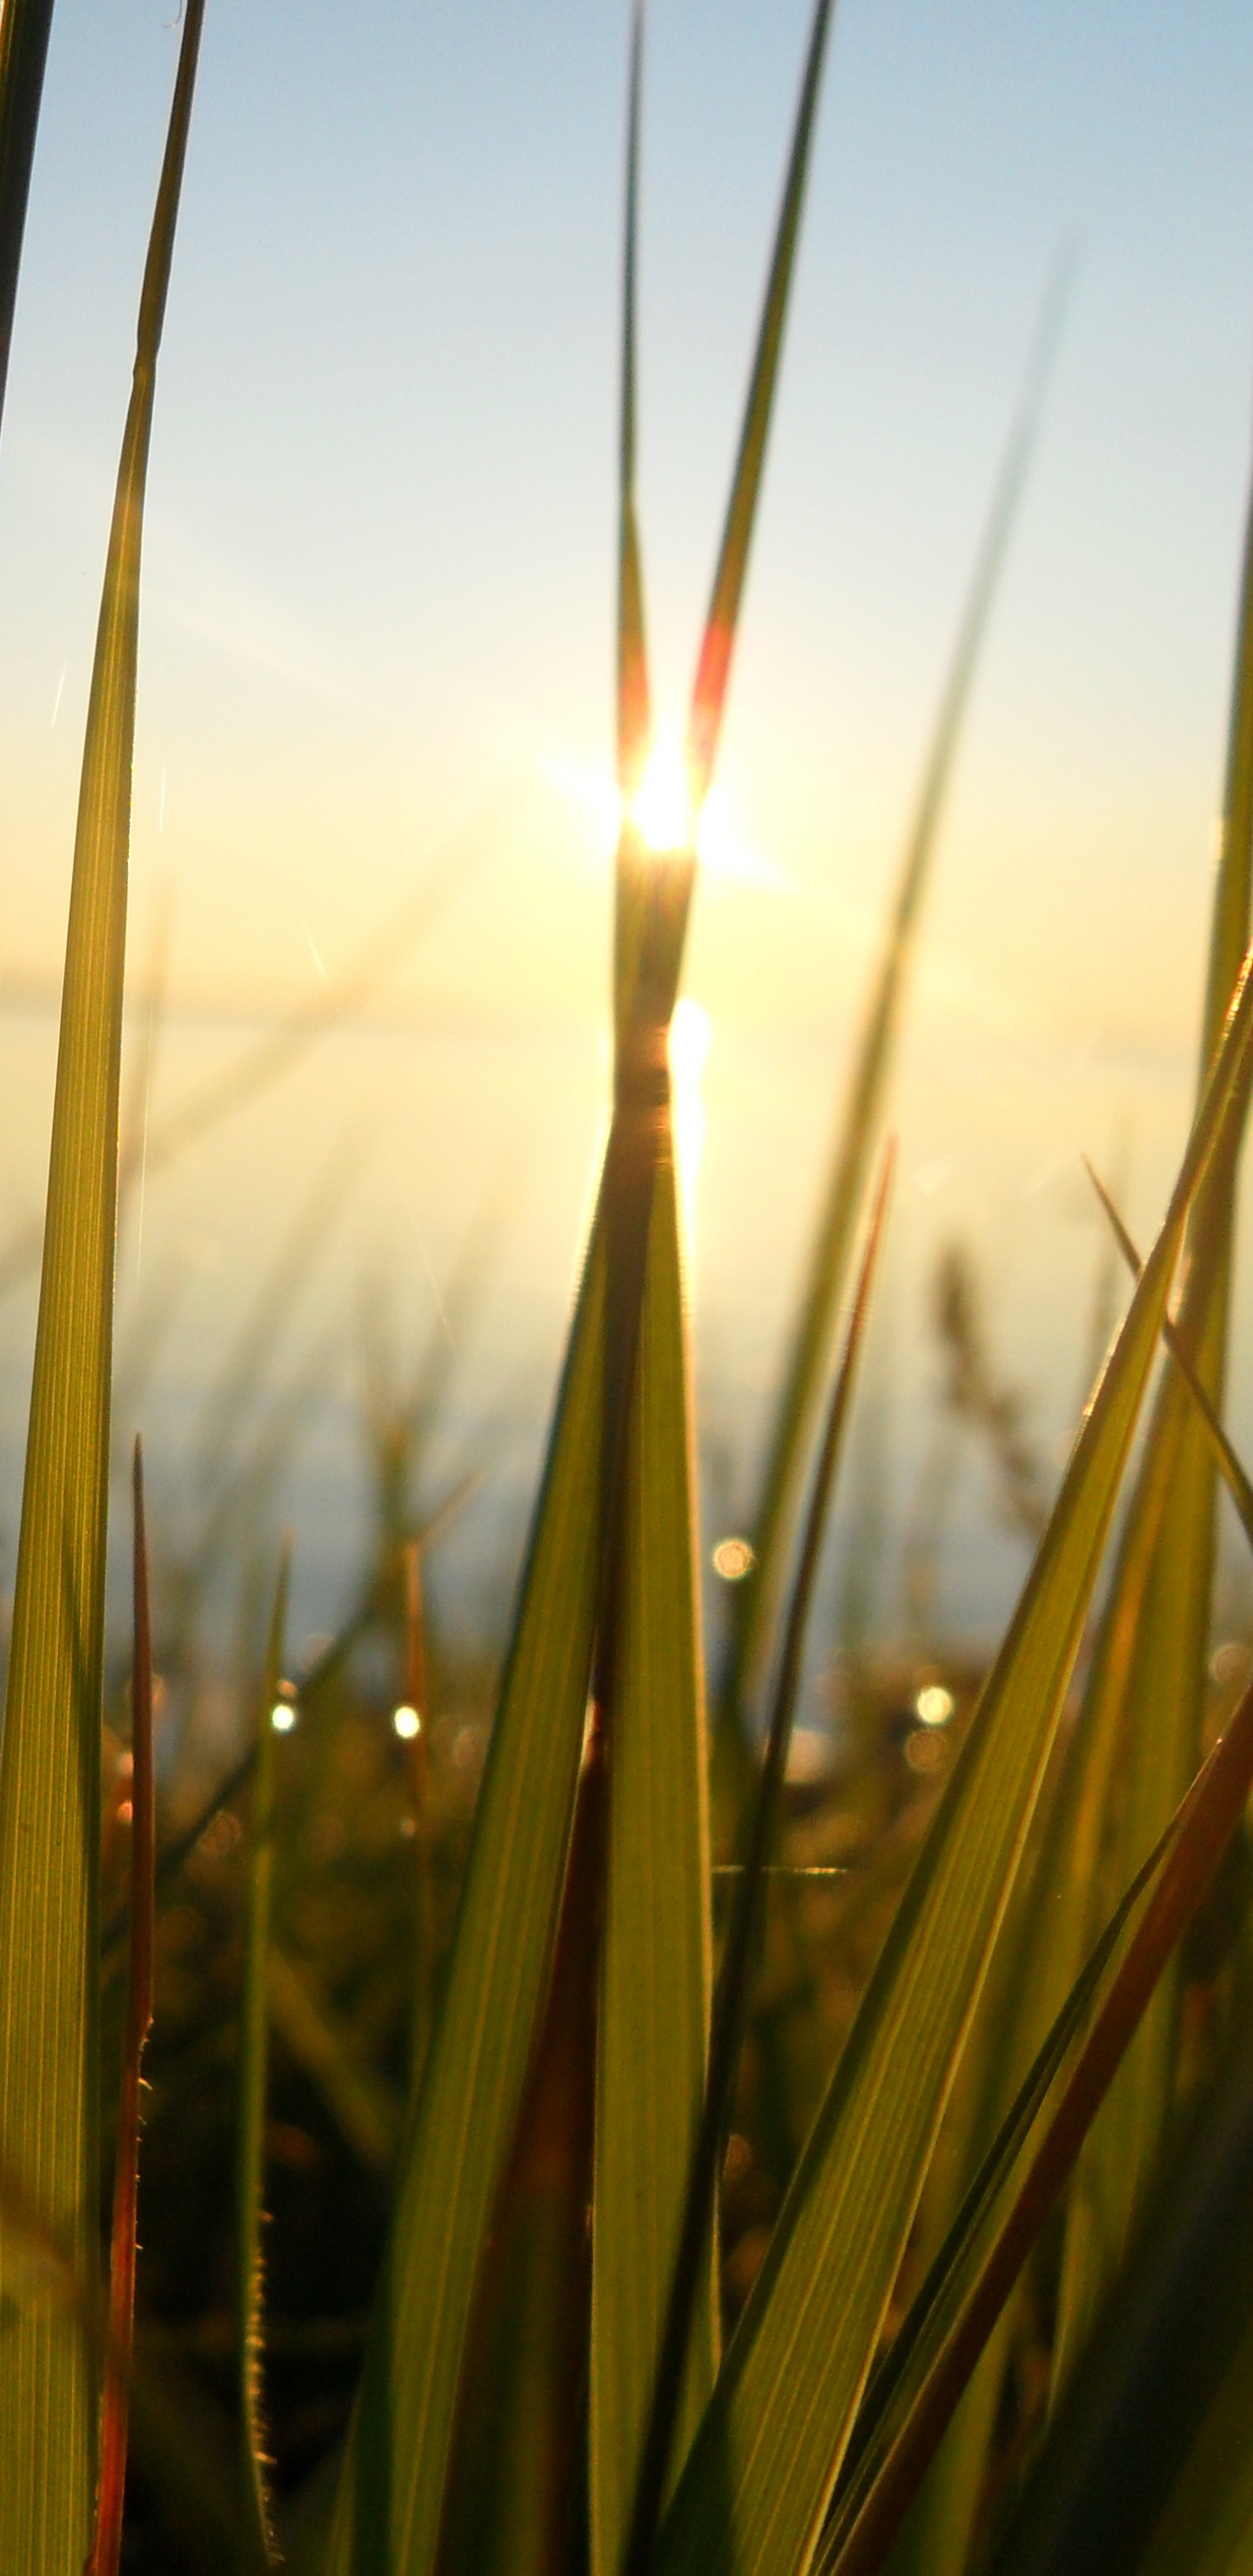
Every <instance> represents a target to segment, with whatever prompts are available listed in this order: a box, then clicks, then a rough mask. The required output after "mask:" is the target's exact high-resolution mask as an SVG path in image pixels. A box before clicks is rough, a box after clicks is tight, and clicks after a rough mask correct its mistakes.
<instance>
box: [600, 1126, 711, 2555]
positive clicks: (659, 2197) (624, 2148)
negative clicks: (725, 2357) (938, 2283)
mask: <svg viewBox="0 0 1253 2576" xmlns="http://www.w3.org/2000/svg"><path fill="white" fill-rule="evenodd" d="M689 1416H690V1404H689V1393H688V1375H687V1350H686V1323H685V1317H684V1312H683V1285H682V1275H681V1263H680V1254H679V1231H678V1209H677V1203H676V1194H675V1176H674V1171H673V1168H672V1165H671V1164H670V1162H669V1161H668V1160H667V1161H665V1162H664V1163H663V1164H662V1166H661V1168H660V1169H659V1171H658V1173H657V1175H656V1180H655V1184H654V1194H653V1208H652V1221H651V1236H650V1244H649V1260H648V1272H647V1281H646V1288H645V1304H644V1313H643V1317H642V1322H641V1332H640V1346H639V1353H638V1363H637V1372H636V1389H635V1405H634V1413H633V1421H632V1432H631V1456H630V1462H629V1468H628V1498H627V1512H626V1529H625V1549H626V1558H625V1572H624V1598H623V1602H622V1612H621V1618H622V1634H621V1641H620V1650H619V1658H618V1674H617V1685H618V1687H617V1701H616V1706H615V1710H614V1721H613V1730H614V1731H613V1751H612V1762H611V1775H610V1780H611V1799H610V1824H609V1844H608V1872H607V1880H606V1887H605V1894H604V1906H605V1930H604V1936H603V1940H604V1956H603V1967H602V1979H601V1997H600V2033H599V2049H598V2075H597V2106H596V2154H595V2189H594V2198H593V2239H592V2243H593V2271H592V2281H593V2295H592V2382H591V2452H590V2459H591V2511H592V2565H593V2568H594V2569H596V2570H600V2571H604V2576H617V2571H618V2569H619V2568H620V2566H621V2564H622V2558H623V2549H624V2543H625V2540H626V2534H627V2525H628V2520H629V2516H630V2512H631V2500H632V2494H633V2490H634V2486H635V2480H636V2476H637V2472H638V2465H639V2457H640V2448H641V2443H642V2440H643V2436H644V2430H645V2425H646V2421H647V2414H648V2405H649V2394H650V2390H651V2389H652V2386H653V2382H654V2377H655V2373H656V2368H657V2355H658V2349H659V2345H660V2341H661V2333H662V2324H663V2318H664V2311H665V2303H666V2295H667V2289H668V2285H669V2281H670V2276H671V2272H672V2269H673V2263H674V2248H675V2243H676V2239H677V2236H678V2231H679V2227H680V2223H681V2219H682V2211H683V2198H684V2190H685V2184H686V2176H687V2170H688V2165H689V2160H690V2155H691V2145H692V2138H693V2134H694V2131H695V2128H696V2125H697V2121H698V2119H699V2111H700V2102H701V2096H702V2092H703V2089H704V2084H705V2057H706V2049H707V2045H708V2035H709V1987H710V1974H711V1964H710V1958H711V1941H710V1921H709V1884H710V1882H709V1832H708V1814H707V1791H706V1762H705V1712H704V1697H703V1691H702V1684H701V1654H700V1620H699V1594H698V1586H697V1577H696V1564H695V1531H694V1507H695V1495H694V1474H693V1462H692V1444H691V1426H690V1419H689ZM695 2270H696V2273H697V2274H698V2276H699V2282H700V2289H699V2296H697V2295H696V2293H695V2289H693V2304H694V2305H695V2307H696V2310H697V2316H696V2320H695V2322H694V2325H693V2330H692V2332H691V2333H690V2336H689V2337H687V2338H686V2339H685V2352H684V2357H683V2365H682V2366H681V2368H680V2371H679V2374H678V2377H679V2385H678V2387H677V2388H676V2390H675V2393H674V2411H675V2412H676V2413H677V2415H678V2417H679V2439H678V2446H677V2447H678V2448H679V2450H680V2455H681V2451H682V2448H684V2447H686V2441H685V2437H690V2434H691V2432H692V2431H693V2430H694V2428H695V2424H696V2421H697V2419H698V2417H699V2415H700V2413H701V2411H702V2409H703V2407H704V2404H705V2402H706V2399H707V2398H708V2395H709V2391H710V2389H711V2387H712V2385H713V2379H714V2373H715V2371H716V2368H717V2357H718V2320H717V2292H716V2261H715V2248H714V2237H713V2230H712V2227H711V2225H710V2224H709V2223H708V2217H707V2219H706V2223H705V2225H704V2227H703V2229H702V2230H701V2244H700V2247H699V2250H698V2252H697V2255H696V2259H695Z"/></svg>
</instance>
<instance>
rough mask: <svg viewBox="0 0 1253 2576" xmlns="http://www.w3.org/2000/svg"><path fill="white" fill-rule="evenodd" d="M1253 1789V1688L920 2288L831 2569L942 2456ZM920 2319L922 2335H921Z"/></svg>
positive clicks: (850, 2556)
mask: <svg viewBox="0 0 1253 2576" xmlns="http://www.w3.org/2000/svg"><path fill="white" fill-rule="evenodd" d="M1251 1784H1253V1691H1249V1692H1246V1694H1245V1697H1244V1699H1243V1700H1242V1701H1241V1703H1240V1706H1239V1707H1238V1709H1237V1710H1236V1712H1235V1714H1234V1716H1233V1718H1232V1720H1231V1723H1230V1725H1229V1726H1228V1728H1227V1730H1226V1732H1225V1733H1224V1735H1223V1736H1222V1737H1221V1738H1220V1740H1219V1742H1218V1743H1217V1744H1216V1745H1215V1747H1214V1749H1213V1752H1212V1753H1211V1754H1210V1756H1209V1758H1208V1760H1207V1761H1206V1762H1205V1764H1204V1765H1203V1767H1202V1769H1201V1771H1200V1773H1199V1775H1198V1777H1197V1779H1196V1780H1195V1781H1194V1782H1193V1784H1192V1787H1191V1789H1190V1790H1189V1791H1188V1793H1187V1796H1186V1798H1185V1799H1184V1801H1183V1805H1182V1807H1181V1808H1180V1810H1179V1811H1178V1813H1177V1814H1176V1816H1175V1817H1174V1818H1173V1819H1172V1821H1171V1823H1170V1825H1169V1826H1168V1828H1167V1831H1166V1833H1165V1835H1164V1836H1163V1838H1162V1843H1161V1844H1160V1845H1159V1846H1158V1849H1157V1850H1156V1851H1154V1852H1153V1853H1152V1854H1151V1855H1150V1859H1149V1861H1148V1863H1147V1864H1146V1865H1145V1866H1144V1868H1143V1869H1142V1870H1141V1871H1140V1872H1139V1874H1138V1876H1137V1878H1136V1880H1135V1881H1133V1883H1132V1886H1131V1888H1130V1889H1129V1890H1128V1892H1127V1896H1126V1898H1125V1899H1124V1901H1123V1903H1122V1905H1121V1906H1120V1907H1119V1909H1118V1912H1117V1914H1116V1916H1115V1918H1114V1921H1113V1922H1112V1924H1111V1925H1110V1927H1109V1929H1108V1931H1107V1933H1106V1935H1105V1937H1104V1938H1103V1940H1102V1941H1101V1942H1100V1943H1099V1944H1098V1947H1097V1951H1096V1953H1095V1954H1094V1957H1093V1960H1092V1961H1091V1962H1090V1963H1089V1966H1088V1969H1087V1971H1086V1972H1085V1974H1084V1976H1083V1977H1082V1978H1081V1979H1080V1982H1079V1988H1078V1990H1077V1993H1076V1995H1075V1996H1073V1997H1072V1998H1070V1999H1069V2001H1068V2003H1067V2006H1066V2007H1065V2008H1064V2010H1063V2013H1062V2015H1061V2017H1060V2020H1059V2024H1058V2026H1057V2028H1056V2029H1055V2031H1054V2032H1052V2033H1050V2035H1049V2038H1048V2040H1047V2041H1046V2043H1045V2047H1044V2049H1043V2050H1042V2051H1041V2055H1040V2059H1039V2060H1038V2061H1037V2064H1036V2066H1035V2067H1033V2069H1032V2070H1031V2074H1030V2076H1029V2078H1028V2081H1027V2083H1026V2085H1025V2086H1024V2088H1023V2094H1022V2097H1021V2099H1020V2101H1019V2102H1018V2103H1016V2104H1015V2106H1014V2110H1013V2113H1012V2114H1011V2117H1010V2119H1009V2120H1008V2121H1007V2122H1006V2124H1005V2128H1004V2130H1003V2132H1002V2135H1001V2136H1000V2138H998V2140H997V2142H996V2145H995V2147H994V2149H993V2151H992V2153H991V2154H990V2155H989V2157H988V2159H987V2163H986V2166H985V2168H984V2169H983V2171H982V2172H981V2173H980V2174H979V2176H978V2177H977V2178H976V2182H975V2184H974V2185H973V2186H972V2189H971V2192H970V2195H969V2198H968V2201H967V2204H966V2206H965V2207H964V2209H963V2211H962V2213H961V2217H960V2218H959V2221H958V2224H957V2226H956V2227H955V2228H954V2230H953V2235H952V2238H951V2240H950V2242H949V2244H948V2245H946V2247H945V2248H944V2250H943V2252H942V2254H941V2257H940V2260H939V2263H938V2264H937V2267H936V2275H935V2277H934V2278H933V2280H932V2281H930V2282H928V2283H927V2284H926V2285H925V2286H924V2289H923V2291H922V2292H921V2293H920V2296H919V2302H918V2305H919V2308H920V2310H921V2311H922V2314H921V2316H920V2318H919V2321H918V2323H917V2325H916V2326H915V2325H914V2322H913V2319H912V2317H911V2319H908V2320H907V2321H906V2325H905V2328H904V2329H903V2335H902V2343H903V2345H904V2346H905V2348H906V2349H905V2351H904V2353H903V2355H902V2356H901V2358H900V2359H899V2360H898V2357H897V2354H896V2353H895V2352H894V2354H893V2356H892V2361H891V2363H890V2364H889V2371H890V2373H891V2376H892V2378H893V2380H894V2382H895V2389H894V2395H896V2396H897V2397H898V2401H899V2412H900V2415H901V2417H902V2420H901V2421H900V2423H899V2424H898V2426H897V2427H896V2428H895V2429H894V2432H893V2435H892V2438H891V2440H890V2441H889V2442H887V2443H883V2442H880V2443H878V2444H877V2445H872V2452H873V2451H877V2453H878V2457H877V2459H876V2460H875V2466H874V2470H873V2473H872V2474H870V2475H866V2474H864V2472H863V2473H858V2472H855V2473H854V2478H853V2481H852V2487H851V2493H850V2496H849V2498H848V2499H847V2501H846V2503H845V2505H844V2506H843V2507H842V2508H841V2509H840V2511H839V2512H838V2514H837V2517H836V2524H835V2528H834V2530H833V2532H832V2533H831V2535H830V2537H829V2539H828V2540H827V2541H826V2542H824V2545H823V2548H822V2551H821V2553H820V2558H819V2567H820V2569H821V2576H871V2571H872V2570H873V2569H876V2568H878V2567H879V2566H881V2564H882V2559H883V2552H884V2550H885V2548H886V2547H887V2545H888V2544H889V2542H890V2541H891V2539H892V2537H893V2534H894V2532H895V2530H896V2528H897V2526H898V2524H899V2522H900V2519H901V2516H902V2515H903V2513H904V2512H905V2510H906V2508H907V2506H908V2504H909V2501H910V2498H911V2496H912V2494H913V2492H914V2490H915V2488H916V2486H917V2484H918V2480H919V2478H920V2477H921V2475H922V2472H923V2470H924V2469H925V2467H926V2465H927V2462H928V2460H929V2459H930V2458H931V2457H932V2455H933V2453H934V2451H935V2448H936V2446H937V2444H938V2442H939V2439H940V2436H941V2434H942V2432H943V2430H944V2426H945V2424H946V2423H947V2421H948V2419H949V2417H950V2415H951V2413H952V2411H953V2408H954V2406H955V2405H956V2402H957V2399H958V2397H959V2395H960V2393H961V2390H962V2388H963V2387H964V2385H965V2383H966V2380H967V2378H968V2376H969V2373H970V2370H971V2368H972V2367H973V2364H974V2362H975V2361H976V2359H977V2357H978V2354H979V2352H980V2351H981V2349H982V2346H983V2343H984V2341H985V2339H986V2337H987V2335H988V2333H989V2332H990V2330H991V2327H992V2326H993V2324H994V2323H995V2321H996V2318H997V2316H998V2314H999V2312H1000V2309H1001V2307H1002V2306H1003V2305H1004V2302H1005V2300H1006V2298H1007V2297H1008V2295H1009V2292H1010V2290H1011V2289H1012V2287H1013V2284H1014V2282H1015V2280H1016V2279H1017V2277H1018V2273H1019V2272H1020V2270H1021V2268H1022V2265H1023V2263H1024V2262H1025V2260H1026V2257H1027V2255H1028V2253H1029V2251H1030V2249H1031V2246H1032V2244H1033V2242H1034V2240H1035V2237H1036V2235H1037V2234H1038V2232H1039V2229H1040V2226H1041V2224H1042V2223H1043V2220H1044V2218H1045V2217H1046V2216H1047V2214H1048V2211H1049V2209H1050V2207H1051V2206H1052V2204H1053V2202H1054V2201H1055V2199H1056V2197H1057V2194H1058V2192H1059V2191H1060V2190H1061V2188H1062V2186H1063V2184H1064V2182H1065V2181H1066V2178H1067V2175H1068V2174H1069V2173H1070V2172H1071V2170H1072V2169H1073V2166H1074V2162H1075V2159H1076V2157H1077V2155H1078V2153H1079V2149H1080V2146H1081V2145H1082V2142H1083V2139H1084V2137H1085V2135H1086V2134H1087V2131H1088V2129H1089V2127H1090V2125H1091V2122H1092V2120H1093V2118H1094V2117H1095V2114H1096V2112H1097V2110H1098V2108H1099V2106H1100V2104H1101V2102H1102V2100H1103V2099H1104V2097H1105V2094H1106V2092H1107V2091H1108V2088H1109V2086H1110V2084H1111V2082H1112V2081H1113V2078H1114V2075H1115V2073H1116V2071H1117V2069H1118V2066H1119V2065H1120V2063H1121V2061H1122V2058H1123V2056H1124V2054H1125V2051H1126V2049H1127V2047H1128V2046H1129V2044H1130V2041H1131V2039H1132V2037H1133V2035H1134V2033H1135V2031H1136V2029H1137V2027H1138V2025H1139V2022H1140V2018H1141V2016H1142V2014H1143V2012H1144V2010H1145V2008H1146V2006H1147V2004H1148V2002H1149V1999H1150V1997H1151V1995H1152V1993H1153V1991H1154V1988H1155V1986H1156V1984H1157V1981H1158V1978H1159V1977H1160V1975H1161V1972H1162V1969H1163V1967H1164V1965H1165V1963H1166V1960H1167V1959H1168V1957H1169V1956H1170V1953H1171V1951H1172V1950H1173V1949H1174V1947H1175V1945H1176V1944H1177V1942H1178V1941H1179V1939H1180V1936H1181V1934H1182V1933H1183V1932H1184V1930H1185V1929H1186V1927H1187V1925H1188V1923H1189V1922H1190V1921H1191V1919H1192V1916H1193V1914H1194V1913H1195V1912H1196V1909H1197V1907H1198V1905H1199V1904H1200V1903H1201V1902H1202V1899H1203V1898H1204V1896H1205V1894H1206V1892H1207V1890H1208V1888H1209V1886H1210V1885H1211V1883H1212V1880H1213V1877H1214V1873H1215V1871H1216V1870H1217V1868H1218V1864H1219V1862H1220V1860H1221V1858H1222V1855H1223V1853H1224V1851H1225V1849H1226V1847H1227V1844H1228V1842H1229V1841H1230V1838H1231V1835H1232V1833H1233V1832H1234V1830H1235V1827H1236V1825H1237V1823H1238V1821H1239V1818H1240V1816H1241V1813H1242V1811H1243V1809H1244V1806H1245V1803H1246V1801H1247V1798H1248V1794H1249V1789H1250V1785H1251ZM1150 1876H1151V1877H1152V1878H1153V1880H1154V1881H1155V1883H1154V1884H1153V1885H1152V1890H1151V1893H1150V1895H1149V1898H1148V1901H1147V1904H1146V1906H1145V1909H1144V1913H1143V1915H1142V1917H1141V1920H1140V1922H1139V1924H1138V1926H1137V1928H1136V1930H1135V1932H1134V1934H1133V1935H1132V1937H1131V1939H1130V1941H1129V1942H1128V1945H1127V1948H1126V1951H1125V1954H1124V1956H1123V1958H1122V1961H1121V1963H1120V1965H1119V1967H1118V1970H1117V1972H1116V1974H1115V1976H1114V1978H1113V1980H1112V1983H1111V1985H1110V1989H1109V1992H1108V1994H1107V1995H1106V1997H1105V2000H1104V2002H1103V2003H1102V2004H1101V2007H1100V2010H1099V2011H1098V2013H1097V2015H1096V2019H1095V2021H1094V2023H1093V2025H1092V2028H1091V2030H1090V2031H1089V2033H1088V2036H1087V2038H1086V2040H1085V2041H1084V2044H1083V2046H1082V2048H1081V2050H1080V2051H1079V2054H1078V2057H1077V2059H1076V2062H1075V2065H1074V2067H1073V2069H1072V2071H1071V2074H1070V2076H1069V2077H1068V2079H1067V2082H1066V2084H1065V2087H1064V2089H1063V2092H1062V2094H1061V2098H1060V2100H1059V2101H1058V2103H1057V2106H1056V2108H1055V2110H1054V2111H1053V2112H1052V2113H1051V2115H1050V2117H1049V2119H1048V2121H1047V2124H1046V2126H1045V2129H1044V2132H1043V2134H1042V2136H1041V2138H1040V2142H1039V2145H1038V2147H1037V2149H1036V2151H1035V2153H1034V2155H1033V2156H1032V2159H1031V2162H1030V2165H1029V2166H1028V2168H1027V2170H1026V2172H1025V2174H1024V2175H1023V2178H1022V2180H1021V2183H1020V2185H1019V2187H1018V2189H1017V2191H1016V2192H1015V2195H1014V2198H1013V2201H1012V2204H1011V2205H1010V2207H1009V2208H1008V2209H1007V2210H1006V2211H1004V2212H1003V2214H1002V2215H1001V2216H1000V2217H999V2219H998V2221H997V2224H996V2226H995V2230H994V2234H993V2238H992V2242H991V2244H990V2245H989V2246H988V2247H987V2250H986V2252H984V2253H983V2254H981V2255H980V2257H979V2260H978V2265H977V2271H976V2274H975V2277H974V2278H973V2280H970V2279H967V2280H966V2281H963V2280H962V2278H961V2274H962V2269H963V2265H964V2262H965V2259H966V2257H967V2255H968V2252H969V2250H970V2248H971V2247H972V2245H973V2244H974V2243H975V2242H976V2240H977V2238H978V2235H979V2231H980V2226H981V2223H982V2220H983V2218H984V2217H985V2215H986V2214H987V2213H988V2212H989V2211H990V2210H991V2209H993V2208H994V2207H995V2204H996V2201H997V2198H998V2196H999V2194H1000V2193H1001V2192H1002V2190H1003V2188H1004V2186H1005V2184H1006V2183H1007V2182H1008V2181H1009V2178H1010V2174H1011V2172H1012V2170H1013V2167H1014V2164H1015V2162H1016V2160H1017V2157H1018V2153H1019V2150H1020V2148H1021V2146H1022V2144H1023V2143H1024V2142H1025V2138H1026V2135H1027V2133H1028V2131H1029V2130H1030V2128H1031V2126H1032V2124H1033V2120H1034V2117H1035V2113H1036V2111H1037V2110H1038V2108H1039V2106H1040V2103H1041V2101H1042V2100H1043V2098H1044V2096H1045V2094H1046V2093H1047V2091H1048V2088H1049V2084H1050V2081H1051V2077H1052V2075H1053V2073H1054V2071H1055V2069H1056V2067H1057V2065H1058V2064H1059V2063H1060V2060H1061V2057H1062V2056H1063V2055H1064V2053H1065V2050H1066V2046H1067V2044H1068V2041H1069V2039H1070V2038H1071V2036H1072V2034H1073V2030H1074V2027H1075V2022H1076V2018H1077V2014H1076V2005H1079V2006H1082V2005H1083V2004H1085V2003H1086V2002H1087V2000H1088V1999H1089V1997H1090V1994H1091V1990H1092V1988H1093V1986H1094V1984H1095V1982H1096V1978H1097V1976H1098V1975H1099V1971H1100V1969H1101V1968H1102V1967H1103V1966H1104V1964H1105V1961H1106V1959H1107V1958H1108V1956H1109V1955H1110V1952H1111V1950H1112V1948H1113V1946H1114V1938H1115V1937H1116V1936H1117V1934H1118V1933H1119V1932H1121V1930H1122V1928H1123V1924H1124V1922H1125V1921H1126V1918H1127V1916H1128V1915H1129V1913H1130V1911H1131V1908H1132V1905H1133V1903H1134V1901H1135V1900H1136V1899H1137V1897H1138V1896H1139V1894H1140V1893H1141V1890H1142V1888H1143V1886H1144V1884H1145V1882H1146V1881H1147V1880H1148V1879H1149V1878H1150ZM911 2328H912V2331H911Z"/></svg>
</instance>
